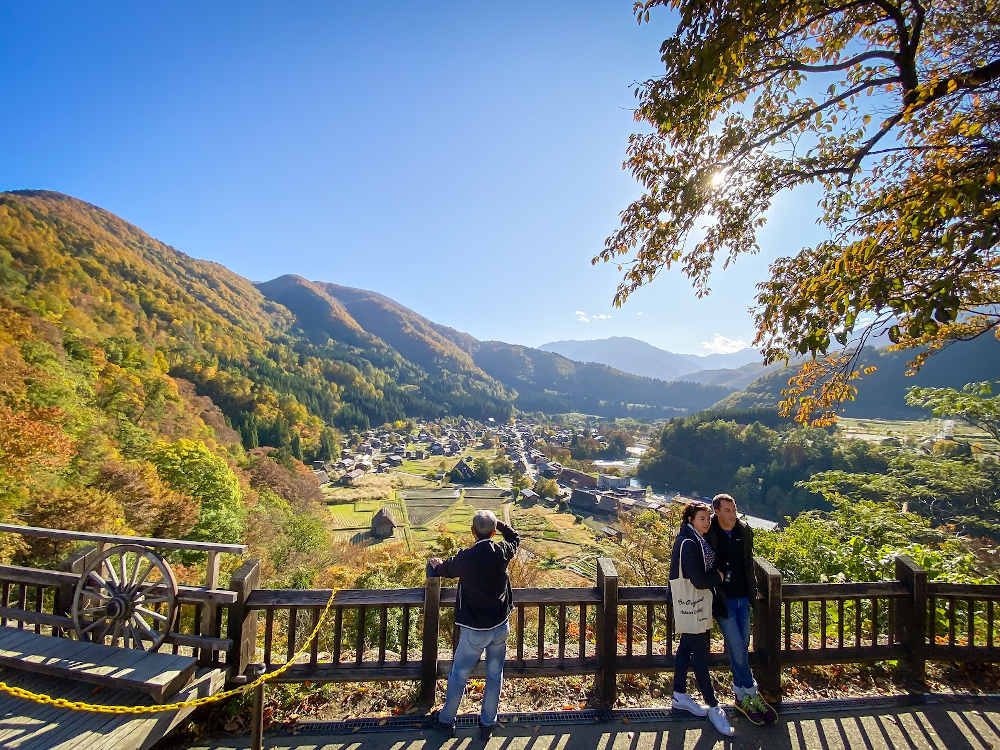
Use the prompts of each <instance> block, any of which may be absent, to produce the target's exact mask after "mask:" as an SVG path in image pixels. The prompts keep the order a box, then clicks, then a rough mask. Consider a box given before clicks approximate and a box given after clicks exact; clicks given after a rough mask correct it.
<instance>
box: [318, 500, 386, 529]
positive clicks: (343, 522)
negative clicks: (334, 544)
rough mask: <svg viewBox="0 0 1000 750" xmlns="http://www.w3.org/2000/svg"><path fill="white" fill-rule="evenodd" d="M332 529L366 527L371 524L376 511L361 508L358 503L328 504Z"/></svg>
mask: <svg viewBox="0 0 1000 750" xmlns="http://www.w3.org/2000/svg"><path fill="white" fill-rule="evenodd" d="M327 509H328V510H329V511H330V528H331V529H364V528H368V527H370V526H371V523H372V516H373V515H374V514H375V511H372V510H360V509H358V508H357V504H356V503H337V504H336V505H328V506H327ZM376 510H377V509H376Z"/></svg>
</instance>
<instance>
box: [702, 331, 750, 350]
mask: <svg viewBox="0 0 1000 750" xmlns="http://www.w3.org/2000/svg"><path fill="white" fill-rule="evenodd" d="M748 346H750V344H748V343H747V342H746V341H744V340H743V339H731V338H728V337H726V336H723V335H722V334H721V333H714V334H712V340H711V341H702V342H701V348H702V349H704V350H705V351H707V352H708V353H709V354H730V353H732V352H738V351H739V350H740V349H746V348H747V347H748Z"/></svg>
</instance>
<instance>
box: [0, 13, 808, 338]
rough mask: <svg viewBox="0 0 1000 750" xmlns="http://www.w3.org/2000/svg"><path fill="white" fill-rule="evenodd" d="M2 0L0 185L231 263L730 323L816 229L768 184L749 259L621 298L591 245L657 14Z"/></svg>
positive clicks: (555, 321) (488, 318)
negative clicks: (701, 294) (700, 287)
mask: <svg viewBox="0 0 1000 750" xmlns="http://www.w3.org/2000/svg"><path fill="white" fill-rule="evenodd" d="M401 5H402V6H403V7H390V6H385V5H380V4H374V3H363V4H362V3H357V4H355V3H347V2H318V3H307V2H301V3H295V4H291V5H289V4H279V3H253V2H243V3H238V4H237V3H231V4H230V3H207V4H204V3H198V4H195V3H183V2H176V3H171V4H169V5H168V4H163V7H151V5H150V4H143V5H141V6H140V5H137V4H132V5H124V4H122V5H115V4H112V3H97V4H93V5H87V4H80V3H75V4H65V5H60V4H57V3H31V4H29V3H24V2H11V1H10V0H0V90H2V91H3V92H4V94H3V101H4V105H5V106H4V116H3V117H2V118H0V144H2V145H0V189H21V188H39V189H49V190H57V191H60V192H63V193H67V194H70V195H73V196H76V197H78V198H81V199H83V200H86V201H89V202H91V203H94V204H97V205H99V206H102V207H103V208H106V209H108V210H110V211H112V212H114V213H116V214H118V215H120V216H121V217H122V218H124V219H126V220H128V221H131V222H132V223H134V224H137V225H138V226H140V227H141V228H142V229H144V230H146V231H147V232H149V233H150V234H151V235H153V236H154V237H157V238H158V239H160V240H162V241H164V242H166V243H168V244H170V245H173V246H174V247H176V248H178V249H179V250H182V251H184V252H186V253H188V254H190V255H193V256H195V257H199V258H206V259H210V260H214V261H217V262H219V263H222V264H224V265H226V266H228V267H229V268H231V269H233V270H234V271H236V272H237V273H240V274H242V275H244V276H247V277H248V278H251V279H253V280H255V281H263V280H266V279H270V278H273V277H275V276H278V275H281V274H283V273H297V274H300V275H302V276H305V277H307V278H310V279H316V280H322V281H333V282H336V283H339V284H345V285H349V286H357V287H363V288H367V289H374V290H376V291H378V292H381V293H383V294H386V295H388V296H390V297H392V298H394V299H396V300H398V301H400V302H401V303H403V304H405V305H407V306H409V307H411V308H413V309H414V310H416V311H417V312H418V313H420V314H422V315H425V316H427V317H428V318H430V319H432V320H434V321H436V322H439V323H443V324H446V325H450V326H453V327H455V328H458V329H460V330H463V331H467V332H468V333H471V334H472V335H474V336H476V337H477V338H481V339H500V340H503V341H508V342H512V343H519V344H526V345H531V346H536V345H539V344H542V343H544V342H546V341H551V340H554V339H566V338H603V337H606V336H620V335H631V336H635V337H637V338H641V339H644V340H646V341H649V342H650V343H652V344H654V345H656V346H661V347H663V348H666V349H670V350H672V351H679V352H690V353H699V354H704V353H708V352H709V351H712V350H719V349H723V350H724V349H725V348H726V346H725V343H726V341H746V342H749V341H750V340H752V338H753V328H752V325H751V322H750V316H749V314H748V312H747V308H748V307H749V306H750V305H751V303H752V301H753V295H754V284H755V283H756V282H757V281H760V280H762V279H763V278H764V277H765V275H766V271H767V265H768V262H769V261H770V260H771V259H773V258H774V257H777V256H779V255H783V254H789V253H792V252H794V251H796V250H798V249H799V247H800V246H801V245H803V244H807V243H809V242H811V241H812V239H813V238H815V237H816V236H817V232H818V230H817V228H816V226H815V223H814V219H815V216H816V209H815V199H814V197H813V196H804V195H797V196H793V197H785V198H783V199H782V200H780V201H779V202H778V203H777V204H776V205H775V206H774V207H773V208H772V210H771V212H770V222H769V224H768V226H767V227H766V229H765V230H764V232H763V234H762V235H761V245H762V248H763V252H762V254H761V255H760V256H757V257H753V258H745V259H742V260H740V261H738V262H737V263H736V265H735V267H732V268H730V270H729V271H727V272H725V273H722V274H718V275H716V276H715V278H714V279H713V283H712V289H713V293H712V294H711V295H710V296H709V297H707V298H704V299H701V300H699V299H697V298H696V297H695V295H694V293H693V291H692V290H691V287H690V284H689V283H688V282H687V281H686V280H684V279H683V278H682V277H680V276H679V275H676V274H672V275H661V277H660V278H659V279H658V280H657V281H655V282H654V283H653V284H652V285H651V286H649V287H648V288H646V289H643V290H641V291H640V292H638V293H636V294H635V295H634V296H633V297H632V298H631V299H630V300H629V302H628V303H627V304H626V305H625V306H624V307H623V308H621V309H614V308H612V306H611V299H612V297H613V295H614V291H615V288H616V286H617V283H618V277H619V274H618V272H617V269H616V268H615V267H613V266H608V265H602V266H598V267H593V266H591V265H590V258H591V257H592V256H593V255H594V254H595V253H596V252H597V251H599V250H600V248H601V247H602V246H603V242H604V238H605V237H606V236H607V235H608V234H610V233H611V232H612V231H613V230H614V229H615V228H616V227H617V225H618V219H617V216H618V212H619V211H621V210H622V209H623V208H624V207H625V206H626V205H627V204H628V203H629V201H630V200H632V199H633V198H634V197H636V196H637V195H638V188H637V186H636V184H635V183H634V181H633V180H632V178H631V177H630V176H629V175H628V174H627V173H625V172H624V171H623V170H622V169H621V162H622V160H623V159H624V155H625V145H626V139H627V137H628V134H629V133H630V132H633V130H634V129H635V127H636V124H635V123H634V121H633V119H632V113H631V111H630V109H631V107H633V106H634V99H633V97H632V84H633V83H634V82H635V81H637V80H641V79H644V78H647V77H651V76H654V75H657V74H658V73H659V72H660V71H661V66H660V63H659V60H658V54H657V49H658V47H659V43H660V41H662V39H663V38H665V37H666V36H668V35H669V33H670V30H671V28H672V27H671V25H670V18H669V15H668V14H666V13H664V12H662V11H661V12H660V14H659V15H658V16H656V15H654V17H653V22H652V23H651V24H648V25H645V24H644V25H643V26H637V25H636V23H635V21H634V19H633V17H632V13H631V6H632V3H631V0H623V1H621V2H618V1H610V0H605V1H603V2H593V3H587V2H576V3H563V2H552V3H546V4H539V3H517V2H510V3H476V2H465V3H462V4H457V3H446V2H433V3H412V4H401Z"/></svg>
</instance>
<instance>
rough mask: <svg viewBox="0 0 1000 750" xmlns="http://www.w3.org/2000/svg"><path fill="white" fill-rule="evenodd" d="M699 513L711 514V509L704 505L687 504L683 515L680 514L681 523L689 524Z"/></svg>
mask: <svg viewBox="0 0 1000 750" xmlns="http://www.w3.org/2000/svg"><path fill="white" fill-rule="evenodd" d="M701 511H705V512H706V513H709V514H711V512H712V509H711V508H709V507H708V506H707V505H705V503H688V504H687V505H685V506H684V513H682V514H681V523H691V522H692V521H693V520H694V517H695V516H696V515H698V513H700V512H701Z"/></svg>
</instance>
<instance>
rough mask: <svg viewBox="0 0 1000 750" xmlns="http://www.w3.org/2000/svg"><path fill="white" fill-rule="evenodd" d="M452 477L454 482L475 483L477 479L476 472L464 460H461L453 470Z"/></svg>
mask: <svg viewBox="0 0 1000 750" xmlns="http://www.w3.org/2000/svg"><path fill="white" fill-rule="evenodd" d="M451 476H452V478H453V479H454V480H456V481H459V482H473V481H475V479H476V472H475V470H474V469H473V468H472V467H471V466H470V465H469V463H468V462H467V461H466V460H465V459H464V458H462V459H459V462H458V463H457V464H455V467H454V468H453V469H452V470H451Z"/></svg>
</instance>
